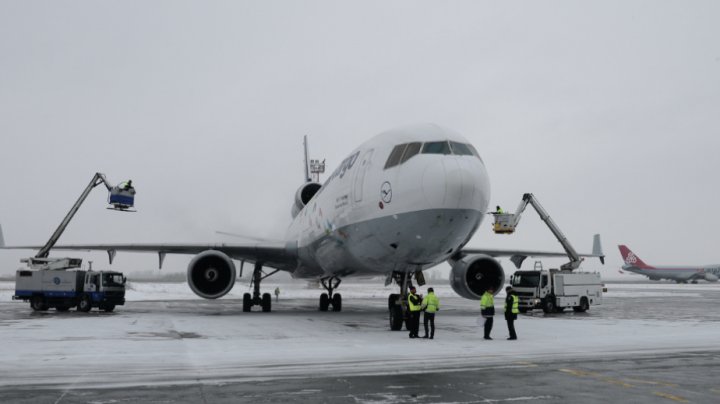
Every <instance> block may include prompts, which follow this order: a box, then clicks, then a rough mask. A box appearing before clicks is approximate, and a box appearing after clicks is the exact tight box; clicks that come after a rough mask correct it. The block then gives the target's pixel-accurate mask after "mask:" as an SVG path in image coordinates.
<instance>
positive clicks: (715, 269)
mask: <svg viewBox="0 0 720 404" xmlns="http://www.w3.org/2000/svg"><path fill="white" fill-rule="evenodd" d="M618 247H619V248H620V255H622V258H623V261H624V262H625V265H623V266H622V269H623V270H625V271H630V272H634V273H636V274H640V275H645V276H647V277H648V278H650V280H653V281H659V280H661V279H670V280H673V281H675V282H677V283H687V282H692V283H697V281H698V280H705V281H708V282H717V280H718V275H720V265H704V266H652V265H648V264H646V263H645V262H643V260H641V259H640V257H638V256H637V255H635V253H633V252H632V251H630V249H629V248H628V247H627V246H625V245H619V246H618Z"/></svg>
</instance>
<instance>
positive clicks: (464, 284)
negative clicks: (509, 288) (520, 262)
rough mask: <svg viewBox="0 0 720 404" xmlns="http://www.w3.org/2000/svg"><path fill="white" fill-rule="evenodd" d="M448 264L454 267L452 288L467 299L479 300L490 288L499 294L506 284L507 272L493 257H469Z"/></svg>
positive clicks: (451, 274)
mask: <svg viewBox="0 0 720 404" xmlns="http://www.w3.org/2000/svg"><path fill="white" fill-rule="evenodd" d="M448 262H449V263H450V265H451V266H452V269H451V270H450V286H452V288H453V290H454V291H455V293H457V294H458V295H460V296H462V297H464V298H466V299H474V300H478V299H480V297H481V296H482V294H483V293H485V291H486V290H487V289H489V288H492V289H493V290H494V291H495V293H497V292H498V291H500V288H502V287H503V285H504V284H505V271H503V269H502V266H500V263H499V262H497V260H496V259H495V258H493V257H490V256H487V255H467V256H465V257H462V258H461V259H459V260H457V261H455V260H450V261H448Z"/></svg>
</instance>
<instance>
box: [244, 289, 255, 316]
mask: <svg viewBox="0 0 720 404" xmlns="http://www.w3.org/2000/svg"><path fill="white" fill-rule="evenodd" d="M252 305H253V304H252V296H250V293H245V294H244V295H243V311H244V312H246V313H247V312H250V310H252Z"/></svg>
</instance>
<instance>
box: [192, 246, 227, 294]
mask: <svg viewBox="0 0 720 404" xmlns="http://www.w3.org/2000/svg"><path fill="white" fill-rule="evenodd" d="M187 280H188V284H189V285H190V289H192V291H193V292H195V294H196V295H198V296H200V297H203V298H205V299H217V298H218V297H222V296H225V295H226V294H227V293H228V292H229V291H230V289H232V287H233V286H234V285H235V263H234V262H233V261H232V260H231V259H230V257H228V256H227V255H225V254H224V253H222V252H220V251H215V250H207V251H203V252H201V253H200V254H198V255H196V256H195V258H193V259H192V261H190V264H188V269H187Z"/></svg>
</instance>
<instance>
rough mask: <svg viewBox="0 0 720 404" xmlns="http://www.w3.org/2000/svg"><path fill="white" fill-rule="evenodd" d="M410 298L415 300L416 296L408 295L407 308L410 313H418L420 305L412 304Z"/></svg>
mask: <svg viewBox="0 0 720 404" xmlns="http://www.w3.org/2000/svg"><path fill="white" fill-rule="evenodd" d="M410 297H414V298H417V296H415V295H414V294H412V293H408V308H409V309H410V311H420V305H419V304H413V302H412V300H410Z"/></svg>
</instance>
